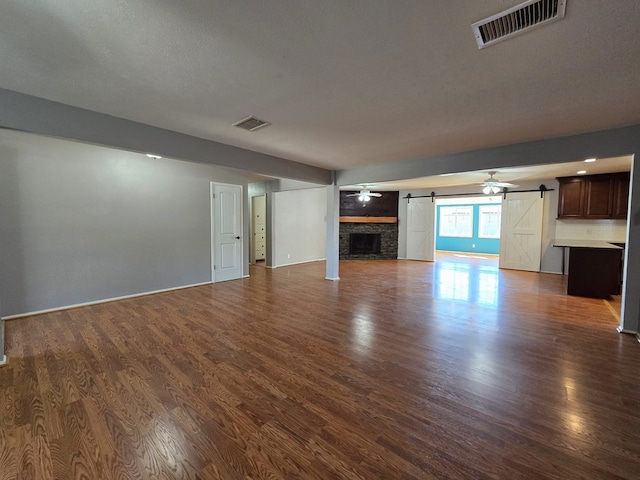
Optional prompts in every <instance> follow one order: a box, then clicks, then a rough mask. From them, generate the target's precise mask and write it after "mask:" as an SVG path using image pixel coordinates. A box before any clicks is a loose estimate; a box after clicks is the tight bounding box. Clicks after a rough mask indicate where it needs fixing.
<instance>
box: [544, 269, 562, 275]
mask: <svg viewBox="0 0 640 480" xmlns="http://www.w3.org/2000/svg"><path fill="white" fill-rule="evenodd" d="M540 273H552V274H554V275H562V272H549V271H547V270H540Z"/></svg>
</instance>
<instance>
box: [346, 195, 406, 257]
mask: <svg viewBox="0 0 640 480" xmlns="http://www.w3.org/2000/svg"><path fill="white" fill-rule="evenodd" d="M398 200H399V192H383V193H382V195H380V196H376V197H373V198H371V199H370V200H369V201H362V200H360V199H359V195H358V192H351V191H341V192H340V259H341V260H356V259H362V260H382V259H394V260H395V259H397V258H398Z"/></svg>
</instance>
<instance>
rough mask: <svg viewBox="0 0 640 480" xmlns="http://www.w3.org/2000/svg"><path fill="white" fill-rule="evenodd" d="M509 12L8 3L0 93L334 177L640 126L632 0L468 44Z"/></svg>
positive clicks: (307, 0) (300, 4) (489, 3)
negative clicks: (252, 118) (246, 127)
mask: <svg viewBox="0 0 640 480" xmlns="http://www.w3.org/2000/svg"><path fill="white" fill-rule="evenodd" d="M517 3H519V0H511V1H507V0H483V1H477V0H448V1H444V0H443V1H440V0H421V1H412V0H402V1H398V0H388V1H385V0H376V1H371V0H349V1H344V0H322V1H320V0H315V1H313V0H270V1H259V0H255V1H229V0H118V1H87V0H29V1H26V0H3V1H2V2H0V60H1V68H0V87H3V88H7V89H10V90H15V91H18V92H22V93H27V94H31V95H35V96H38V97H43V98H46V99H50V100H55V101H58V102H62V103H66V104H69V105H74V106H78V107H83V108H86V109H90V110H94V111H98V112H103V113H107V114H111V115H114V116H117V117H122V118H126V119H130V120H135V121H139V122H143V123H147V124H150V125H154V126H158V127H162V128H167V129H170V130H175V131H178V132H183V133H187V134H191V135H194V136H198V137H202V138H207V139H211V140H215V141H219V142H222V143H226V144H230V145H236V146H239V147H243V148H248V149H251V150H255V151H259V152H264V153H268V154H272V155H276V156H280V157H283V158H287V159H291V160H294V161H298V162H303V163H307V164H311V165H316V166H320V167H325V168H329V169H343V168H350V167H356V166H364V165H370V164H378V163H384V162H393V161H400V160H404V159H409V158H417V157H424V156H429V155H435V154H440V153H451V152H459V151H465V150H471V149H476V148H482V147H489V146H497V145H505V144H511V143H517V142H522V141H528V140H536V139H541V138H547V137H555V136H562V135H568V134H573V133H579V132H585V131H592V130H599V129H606V128H611V127H616V126H623V125H629V124H633V123H638V122H640V95H639V94H638V92H640V40H639V39H640V36H639V35H638V25H640V1H638V0H615V1H595V0H594V1H585V0H568V2H567V10H566V16H565V18H564V19H563V20H561V21H558V22H555V23H551V24H549V25H545V26H542V27H540V28H536V29H533V30H532V31H530V32H528V33H525V34H522V35H520V36H517V37H514V38H513V39H510V40H508V41H505V42H502V43H500V44H497V45H495V46H492V47H488V48H485V49H483V50H478V48H477V46H476V43H475V40H474V37H473V33H472V31H471V27H470V25H471V24H472V23H473V22H475V21H477V20H480V19H482V18H485V17H487V16H489V15H492V14H494V13H497V12H499V11H501V10H503V9H505V8H508V7H511V6H513V5H515V4H517ZM247 115H256V116H257V117H259V118H261V119H264V120H267V121H269V122H271V124H272V125H271V126H269V127H267V128H263V129H261V130H258V131H256V132H246V131H243V130H240V129H237V128H235V127H232V126H231V124H232V123H233V122H236V121H238V120H240V119H242V118H244V117H246V116H247Z"/></svg>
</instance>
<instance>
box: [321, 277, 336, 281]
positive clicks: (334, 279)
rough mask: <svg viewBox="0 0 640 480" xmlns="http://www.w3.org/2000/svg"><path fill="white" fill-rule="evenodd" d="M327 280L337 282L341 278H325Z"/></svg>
mask: <svg viewBox="0 0 640 480" xmlns="http://www.w3.org/2000/svg"><path fill="white" fill-rule="evenodd" d="M324 279H325V280H331V281H336V280H340V277H333V278H331V277H324Z"/></svg>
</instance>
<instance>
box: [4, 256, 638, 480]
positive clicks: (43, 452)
mask: <svg viewBox="0 0 640 480" xmlns="http://www.w3.org/2000/svg"><path fill="white" fill-rule="evenodd" d="M340 276H341V280H340V281H337V282H331V281H326V280H324V278H323V277H324V264H323V263H313V264H306V265H298V266H292V267H286V268H279V269H275V270H268V269H265V268H262V267H252V270H251V277H250V278H246V279H243V280H237V281H231V282H226V283H221V284H216V285H212V286H201V287H195V288H190V289H185V290H180V291H175V292H170V293H163V294H157V295H151V296H147V297H141V298H136V299H130V300H122V301H117V302H112V303H106V304H103V305H96V306H90V307H84V308H77V309H73V310H68V311H64V312H57V313H51V314H46V315H40V316H34V317H29V318H24V319H19V320H13V321H10V322H7V325H6V335H7V339H6V340H7V355H8V358H9V363H8V365H7V366H6V367H3V368H0V479H2V480H9V479H53V478H55V479H92V480H93V479H202V480H204V479H259V478H260V479H262V478H264V479H296V478H300V479H334V478H336V479H339V478H344V479H377V478H381V479H403V480H409V479H562V480H566V479H578V478H581V479H591V480H593V479H636V478H640V375H639V374H640V345H638V343H637V342H636V340H635V338H634V337H632V336H629V335H621V334H618V333H616V331H615V328H616V326H617V321H616V319H615V316H614V314H613V313H612V310H611V309H610V308H609V306H608V305H606V303H605V302H603V301H602V300H595V299H585V298H578V297H570V296H567V295H565V294H564V288H565V284H564V279H563V277H561V276H558V275H550V274H534V273H527V272H515V271H500V270H498V269H497V268H496V265H495V261H493V260H483V259H475V260H473V261H469V260H468V259H460V258H458V257H453V256H440V257H439V258H438V262H437V263H436V264H429V263H422V262H411V261H344V262H341V270H340Z"/></svg>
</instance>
